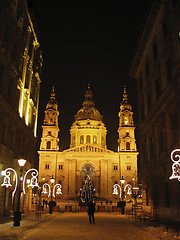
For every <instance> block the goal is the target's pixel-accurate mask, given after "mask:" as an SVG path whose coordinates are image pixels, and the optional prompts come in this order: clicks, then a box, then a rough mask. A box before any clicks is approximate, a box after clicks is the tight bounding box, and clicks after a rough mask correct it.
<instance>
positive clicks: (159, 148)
mask: <svg viewBox="0 0 180 240" xmlns="http://www.w3.org/2000/svg"><path fill="white" fill-rule="evenodd" d="M179 12H180V2H179V1H170V0H163V1H151V4H150V6H149V10H148V13H147V16H146V20H145V23H144V26H143V30H142V33H141V36H140V38H139V43H138V47H137V49H136V53H135V56H134V59H133V62H132V66H131V71H130V75H131V77H133V78H135V79H136V80H137V91H138V119H139V124H138V135H139V138H138V139H139V149H140V159H141V168H140V172H141V176H142V184H143V205H144V209H145V210H146V211H149V212H150V211H151V208H154V209H156V208H157V209H156V210H159V212H160V216H162V217H176V218H177V217H180V183H179V181H178V180H177V179H173V180H170V179H169V177H170V176H171V175H172V167H171V166H172V163H173V162H172V161H171V152H172V151H173V150H174V149H176V148H178V149H179V148H180V137H179V136H180V104H179V103H180V94H179V93H180V14H179ZM177 160H178V159H177V158H176V161H177ZM178 169H179V168H178V165H177V172H176V173H177V174H178V175H179V172H178V171H179V170H178Z"/></svg>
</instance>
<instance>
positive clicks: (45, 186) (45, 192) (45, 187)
mask: <svg viewBox="0 0 180 240" xmlns="http://www.w3.org/2000/svg"><path fill="white" fill-rule="evenodd" d="M47 188H48V189H49V194H48V197H50V195H51V188H50V186H49V184H48V183H44V184H43V190H42V194H47V193H48V192H47Z"/></svg>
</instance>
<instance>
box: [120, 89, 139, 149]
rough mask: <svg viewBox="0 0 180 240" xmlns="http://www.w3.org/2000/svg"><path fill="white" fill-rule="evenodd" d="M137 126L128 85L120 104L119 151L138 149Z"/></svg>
mask: <svg viewBox="0 0 180 240" xmlns="http://www.w3.org/2000/svg"><path fill="white" fill-rule="evenodd" d="M134 131H135V126H134V121H133V111H132V107H131V105H130V104H129V103H128V95H127V92H126V87H124V93H123V101H122V102H121V105H120V112H119V128H118V133H119V140H118V142H119V144H118V146H119V151H120V152H121V151H123V152H124V151H137V149H136V140H135V135H134Z"/></svg>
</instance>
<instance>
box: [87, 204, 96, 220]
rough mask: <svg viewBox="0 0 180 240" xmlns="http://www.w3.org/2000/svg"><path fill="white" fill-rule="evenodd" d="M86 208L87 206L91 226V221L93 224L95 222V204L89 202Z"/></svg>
mask: <svg viewBox="0 0 180 240" xmlns="http://www.w3.org/2000/svg"><path fill="white" fill-rule="evenodd" d="M87 206H88V215H89V223H90V224H91V223H92V221H93V223H95V221H94V212H95V203H93V202H92V201H90V202H89V203H88V204H87Z"/></svg>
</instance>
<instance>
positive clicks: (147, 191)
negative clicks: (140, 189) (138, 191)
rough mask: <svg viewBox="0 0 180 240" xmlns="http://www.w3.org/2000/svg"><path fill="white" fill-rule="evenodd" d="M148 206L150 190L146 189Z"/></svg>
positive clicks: (147, 204) (147, 203)
mask: <svg viewBox="0 0 180 240" xmlns="http://www.w3.org/2000/svg"><path fill="white" fill-rule="evenodd" d="M146 206H149V190H148V188H146Z"/></svg>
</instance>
